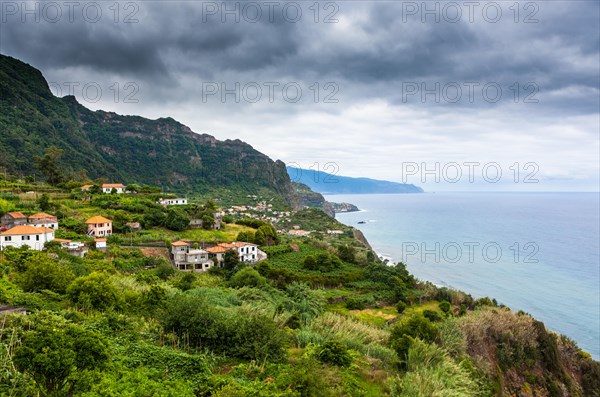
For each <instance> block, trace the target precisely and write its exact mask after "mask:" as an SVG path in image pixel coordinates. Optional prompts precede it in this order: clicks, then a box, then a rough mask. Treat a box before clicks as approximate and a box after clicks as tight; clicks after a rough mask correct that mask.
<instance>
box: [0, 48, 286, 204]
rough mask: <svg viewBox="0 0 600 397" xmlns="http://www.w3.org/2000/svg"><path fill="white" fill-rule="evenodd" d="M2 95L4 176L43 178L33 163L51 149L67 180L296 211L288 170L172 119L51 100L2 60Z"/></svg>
mask: <svg viewBox="0 0 600 397" xmlns="http://www.w3.org/2000/svg"><path fill="white" fill-rule="evenodd" d="M0 91H1V92H2V96H1V97H0V129H1V130H2V131H3V133H2V134H0V153H2V156H0V167H2V168H4V169H5V170H7V171H8V172H9V173H14V174H19V175H37V176H41V173H40V171H39V170H38V169H37V168H36V167H35V164H34V161H33V159H34V158H35V156H39V155H41V154H43V152H44V150H45V149H47V148H48V147H51V146H55V147H57V148H58V149H60V150H62V151H63V155H62V157H61V159H60V161H59V165H60V168H61V170H64V172H65V173H66V174H67V175H68V176H69V177H70V178H71V179H77V180H84V179H86V178H92V179H96V178H107V179H110V180H113V181H117V182H122V183H145V184H149V185H156V186H161V187H163V188H164V189H167V190H173V191H178V192H181V193H191V192H194V193H207V192H209V191H211V189H214V188H215V187H225V188H228V189H233V190H236V191H239V192H241V193H244V194H245V193H251V192H252V193H255V192H257V191H268V192H270V193H272V194H274V195H278V196H280V197H281V198H283V200H284V201H285V202H286V203H287V204H288V205H290V206H296V205H297V203H296V201H297V198H296V197H295V193H294V189H293V187H292V184H291V181H290V179H289V176H288V174H287V170H286V168H285V164H284V163H283V162H282V161H280V160H276V161H274V160H272V159H270V158H269V157H268V156H266V155H265V154H263V153H260V152H259V151H257V150H256V149H254V148H253V147H252V146H251V145H249V144H248V143H245V142H243V141H241V140H239V139H233V140H231V139H228V140H225V141H220V140H218V139H216V138H215V137H213V136H212V135H208V134H199V133H196V132H194V131H192V130H191V129H190V128H189V127H187V126H185V125H184V124H181V123H179V122H178V121H176V120H174V119H173V118H171V117H163V118H158V119H156V120H150V119H147V118H144V117H141V116H125V115H119V114H117V113H114V112H106V111H102V110H98V111H92V110H90V109H87V108H86V107H85V106H83V105H81V104H80V103H79V102H78V101H77V99H76V98H75V97H73V96H66V97H63V98H58V97H55V96H54V95H53V94H52V92H51V91H50V89H49V86H48V83H47V81H46V80H45V78H44V76H43V74H42V73H41V72H40V71H39V70H38V69H36V68H35V67H33V66H31V65H28V64H26V63H24V62H22V61H20V60H18V59H15V58H12V57H9V56H6V55H3V54H0Z"/></svg>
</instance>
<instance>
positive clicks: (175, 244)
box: [171, 241, 189, 247]
mask: <svg viewBox="0 0 600 397" xmlns="http://www.w3.org/2000/svg"><path fill="white" fill-rule="evenodd" d="M171 245H173V246H175V247H184V246H189V244H188V243H186V242H185V241H175V242H174V243H173V244H171Z"/></svg>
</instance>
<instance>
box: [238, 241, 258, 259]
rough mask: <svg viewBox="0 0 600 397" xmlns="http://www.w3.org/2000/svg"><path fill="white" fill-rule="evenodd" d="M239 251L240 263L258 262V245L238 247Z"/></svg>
mask: <svg viewBox="0 0 600 397" xmlns="http://www.w3.org/2000/svg"><path fill="white" fill-rule="evenodd" d="M237 250H238V254H239V255H240V261H242V262H256V261H257V260H258V249H257V247H256V245H251V244H248V245H243V246H241V247H237Z"/></svg>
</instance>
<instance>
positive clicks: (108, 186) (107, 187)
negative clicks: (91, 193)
mask: <svg viewBox="0 0 600 397" xmlns="http://www.w3.org/2000/svg"><path fill="white" fill-rule="evenodd" d="M92 186H94V185H85V186H82V187H81V190H83V191H84V192H87V191H88V190H90V189H91V188H92ZM113 189H115V191H116V192H117V194H123V193H124V192H125V186H124V185H123V184H121V183H103V184H102V186H100V190H101V191H102V193H107V194H110V193H112V190H113Z"/></svg>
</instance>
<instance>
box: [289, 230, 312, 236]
mask: <svg viewBox="0 0 600 397" xmlns="http://www.w3.org/2000/svg"><path fill="white" fill-rule="evenodd" d="M287 234H288V235H289V236H296V237H307V236H309V235H310V232H309V231H306V230H302V229H294V230H290V231H288V232H287Z"/></svg>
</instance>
